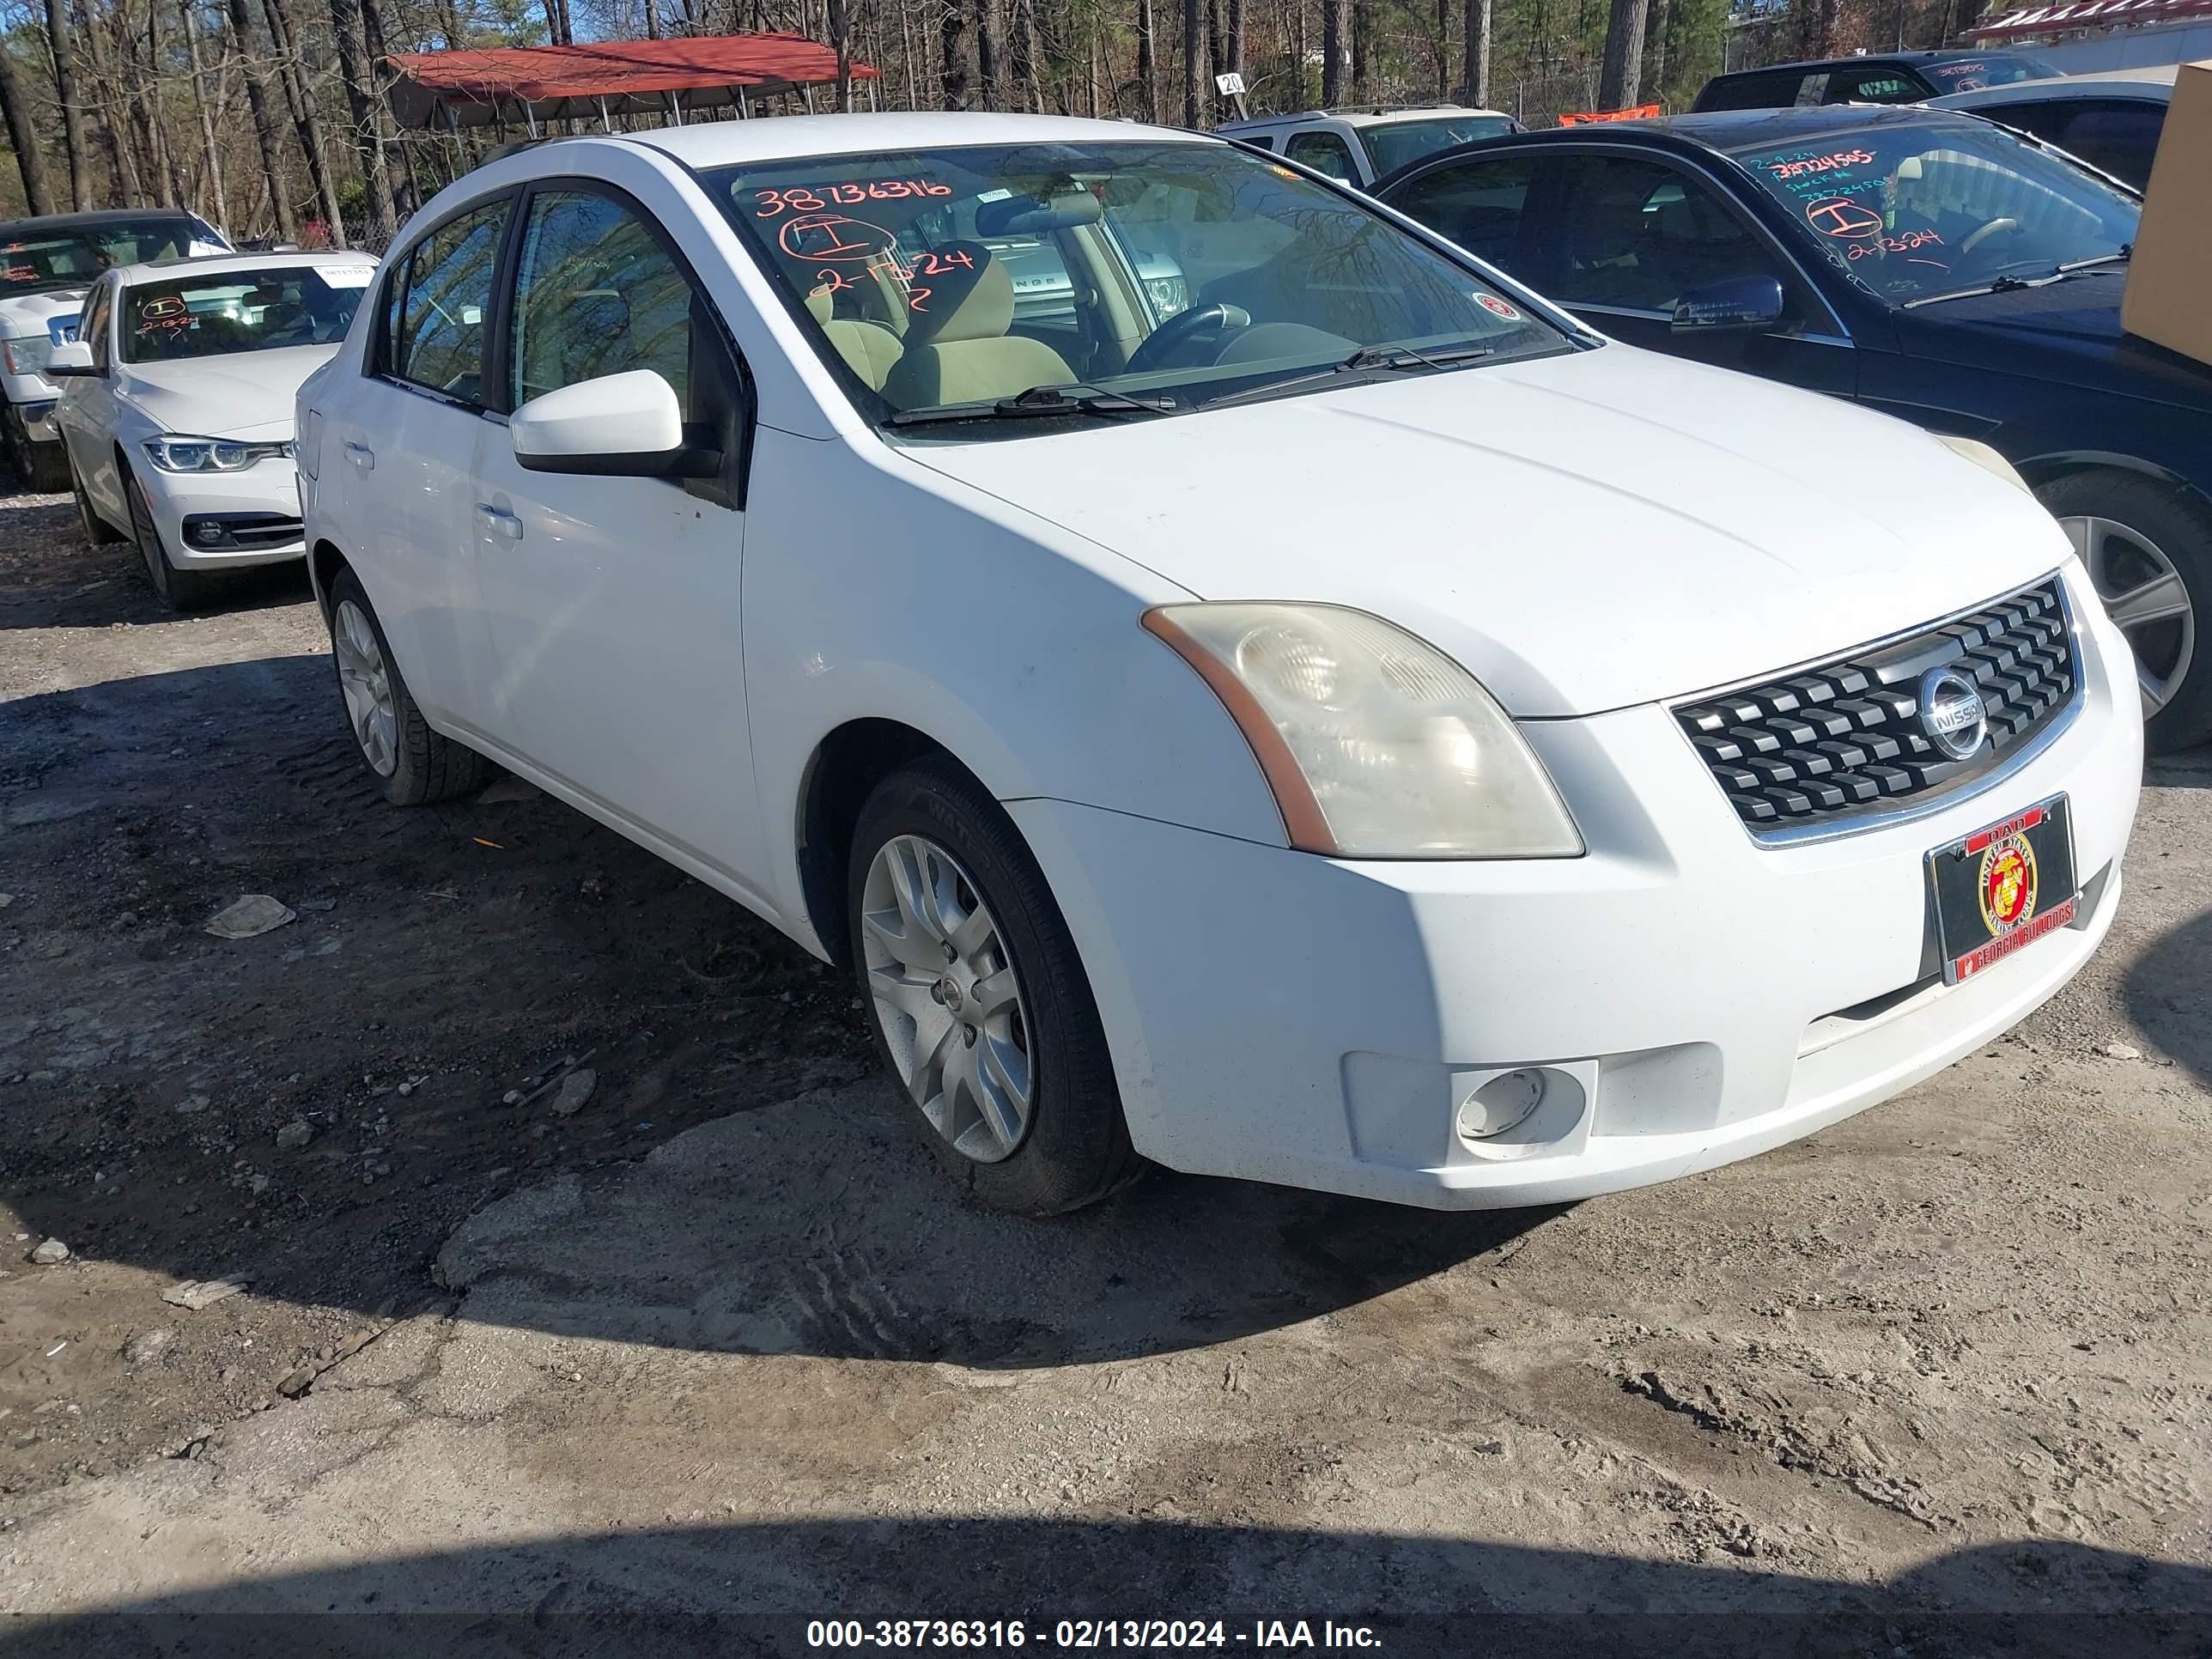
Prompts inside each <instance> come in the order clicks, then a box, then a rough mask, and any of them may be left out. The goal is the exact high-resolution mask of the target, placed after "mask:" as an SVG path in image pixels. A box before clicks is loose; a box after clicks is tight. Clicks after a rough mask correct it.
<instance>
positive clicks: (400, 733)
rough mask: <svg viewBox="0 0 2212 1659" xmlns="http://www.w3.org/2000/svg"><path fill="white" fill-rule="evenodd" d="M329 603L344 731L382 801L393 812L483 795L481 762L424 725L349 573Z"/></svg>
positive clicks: (343, 574)
mask: <svg viewBox="0 0 2212 1659" xmlns="http://www.w3.org/2000/svg"><path fill="white" fill-rule="evenodd" d="M330 600H331V614H330V624H331V660H332V662H333V663H334V664H335V665H336V666H337V677H338V696H339V698H340V699H341V700H342V701H343V702H344V704H345V711H346V729H347V730H348V731H349V732H351V733H352V735H353V743H354V749H355V750H356V752H357V753H358V754H359V755H360V756H361V758H362V764H364V765H365V766H367V767H368V769H369V770H370V772H372V773H373V774H374V775H375V777H376V781H377V782H378V783H379V784H380V785H381V786H382V787H383V790H384V798H385V799H386V800H388V801H390V802H391V803H392V805H394V806H427V805H430V804H431V803H432V802H433V801H441V800H449V799H452V798H453V796H455V795H465V794H468V793H471V791H473V790H477V789H481V788H482V787H483V782H484V775H485V770H486V763H485V760H484V757H483V756H482V755H479V754H477V751H476V750H473V749H471V748H470V747H469V746H468V745H467V744H461V743H456V742H454V741H453V738H449V737H447V736H446V735H445V734H444V733H443V732H436V731H434V730H432V729H431V726H430V723H429V721H428V720H424V719H423V718H422V710H421V709H420V708H417V707H416V703H415V698H414V696H413V695H412V694H411V693H410V692H409V690H407V682H406V681H405V680H404V679H403V678H400V674H399V665H398V662H397V661H396V660H395V659H393V657H392V646H391V642H390V641H387V640H386V638H385V637H384V624H383V623H380V622H379V621H377V619H376V611H375V609H374V607H373V606H372V605H370V604H369V602H368V593H367V592H364V591H363V590H362V585H361V579H360V578H359V577H357V576H356V575H355V574H353V572H352V571H350V570H341V571H340V572H338V574H337V578H336V579H335V580H333V581H332V582H331V585H330Z"/></svg>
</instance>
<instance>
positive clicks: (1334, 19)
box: [1321, 0, 1352, 109]
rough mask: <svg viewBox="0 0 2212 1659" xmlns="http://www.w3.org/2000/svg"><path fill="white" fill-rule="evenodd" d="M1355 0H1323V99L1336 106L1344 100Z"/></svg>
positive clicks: (1327, 106) (1324, 104) (1326, 104)
mask: <svg viewBox="0 0 2212 1659" xmlns="http://www.w3.org/2000/svg"><path fill="white" fill-rule="evenodd" d="M1350 4H1351V0H1321V102H1322V108H1323V109H1334V108H1335V107H1336V106H1338V105H1339V104H1341V103H1342V102H1344V71H1345V69H1346V64H1347V63H1348V61H1349V60H1350V58H1351V56H1352V52H1351V46H1352V43H1351V42H1350V41H1348V40H1346V39H1345V38H1344V37H1345V35H1346V33H1349V30H1348V29H1347V28H1346V24H1347V23H1349V22H1350V21H1351V19H1350V17H1349V16H1348V15H1347V13H1348V9H1349V7H1350Z"/></svg>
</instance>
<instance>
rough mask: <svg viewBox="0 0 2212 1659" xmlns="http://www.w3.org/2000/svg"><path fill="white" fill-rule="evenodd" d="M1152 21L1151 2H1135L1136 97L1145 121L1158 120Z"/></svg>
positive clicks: (1157, 76) (1157, 70)
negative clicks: (1140, 103)
mask: <svg viewBox="0 0 2212 1659" xmlns="http://www.w3.org/2000/svg"><path fill="white" fill-rule="evenodd" d="M1157 33H1158V30H1157V29H1156V28H1155V27H1154V25H1153V21H1152V0H1137V95H1138V96H1139V98H1140V99H1142V100H1144V101H1143V104H1142V108H1143V110H1144V113H1145V119H1146V120H1147V121H1157V120H1158V119H1159V118H1160V62H1159V50H1158V44H1157V41H1156V40H1155V36H1156V35H1157Z"/></svg>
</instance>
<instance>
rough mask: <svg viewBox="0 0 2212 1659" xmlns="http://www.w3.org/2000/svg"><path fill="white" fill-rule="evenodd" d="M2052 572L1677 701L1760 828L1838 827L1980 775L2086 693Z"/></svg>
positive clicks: (1738, 806)
mask: <svg viewBox="0 0 2212 1659" xmlns="http://www.w3.org/2000/svg"><path fill="white" fill-rule="evenodd" d="M2080 690H2081V673H2080V667H2079V664H2078V661H2077V659H2076V658H2075V652H2074V638H2073V634H2072V631H2071V629H2070V627H2069V623H2068V621H2067V614H2066V606H2065V601H2064V599H2063V596H2062V595H2061V593H2060V592H2059V588H2058V583H2057V579H2056V578H2053V579H2051V580H2048V581H2043V582H2039V583H2037V584H2036V586H2033V587H2030V588H2027V589H2024V590H2023V591H2021V592H2018V593H2015V594H2013V595H2011V596H2010V597H2009V598H2007V599H1999V600H1997V601H1996V603H1995V604H1993V605H1984V606H1983V607H1981V608H1980V609H1979V610H1978V611H1969V612H1968V613H1967V614H1966V615H1965V616H1963V617H1954V618H1953V619H1951V620H1950V621H1948V622H1939V623H1930V624H1929V626H1928V627H1926V628H1924V629H1921V630H1920V631H1918V632H1917V633H1915V634H1911V635H1907V636H1905V638H1903V639H1898V640H1890V641H1885V642H1883V643H1881V644H1876V645H1869V646H1866V647H1863V648H1861V649H1859V650H1857V651H1852V652H1849V653H1845V654H1844V655H1843V656H1841V657H1839V658H1838V659H1835V660H1834V661H1832V662H1829V663H1825V664H1822V665H1819V666H1816V667H1813V668H1808V669H1802V670H1798V671H1791V672H1785V673H1783V674H1780V675H1778V676H1777V677H1776V678H1773V679H1771V680H1769V681H1767V682H1765V683H1764V684H1757V685H1747V686H1744V687H1742V688H1741V689H1740V690H1735V691H1729V692H1725V693H1721V694H1717V695H1713V696H1705V697H1702V698H1699V700H1698V701H1696V702H1691V703H1686V704H1683V705H1681V706H1680V707H1678V708H1675V710H1674V718H1675V719H1676V720H1679V721H1680V723H1681V726H1682V730H1683V731H1684V732H1686V733H1687V734H1688V736H1689V738H1690V741H1691V742H1692V744H1695V745H1696V747H1697V750H1698V753H1699V757H1701V758H1702V759H1703V760H1704V761H1705V766H1706V769H1708V770H1709V771H1711V773H1712V775H1713V777H1714V779H1715V781H1717V782H1718V783H1719V785H1720V786H1721V788H1722V789H1723V791H1724V792H1725V793H1727V795H1728V799H1729V805H1731V806H1732V807H1734V808H1735V812H1736V816H1737V817H1740V818H1741V819H1742V820H1743V822H1744V823H1746V824H1747V825H1748V826H1750V828H1751V829H1753V831H1755V832H1759V833H1762V834H1765V833H1780V832H1784V831H1788V830H1791V829H1796V828H1798V827H1799V826H1802V825H1808V824H1812V825H1818V826H1820V827H1821V828H1822V829H1826V827H1828V825H1829V824H1830V823H1833V824H1834V826H1835V827H1836V828H1837V829H1842V828H1844V827H1845V826H1846V825H1847V824H1848V823H1849V821H1850V819H1851V818H1852V817H1855V816H1857V815H1859V814H1863V813H1866V812H1872V811H1881V810H1882V809H1884V808H1886V807H1888V806H1891V805H1895V804H1896V803H1898V802H1899V801H1904V800H1909V799H1913V798H1915V797H1918V796H1923V795H1932V794H1935V793H1940V792H1942V791H1944V790H1948V789H1950V788H1953V787H1956V786H1958V785H1960V784H1962V783H1965V782H1967V781H1970V780H1972V779H1973V778H1975V777H1978V776H1980V775H1983V774H1984V773H1985V772H1987V771H1990V769H1993V768H1995V767H1996V766H1998V765H2000V764H2002V762H2003V759H2004V757H2006V756H2007V755H2008V754H2010V753H2012V752H2014V751H2015V750H2016V749H2017V748H2018V747H2019V745H2021V744H2023V743H2025V742H2027V741H2029V740H2030V739H2032V738H2033V737H2034V736H2035V735H2036V734H2037V733H2038V732H2041V731H2043V730H2044V729H2045V727H2047V726H2051V724H2052V723H2053V722H2055V721H2057V720H2061V719H2063V717H2064V715H2065V714H2066V712H2067V711H2068V710H2069V709H2071V708H2074V707H2075V703H2076V702H2078V700H2079V693H2080Z"/></svg>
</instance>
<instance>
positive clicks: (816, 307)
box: [806, 288, 830, 323]
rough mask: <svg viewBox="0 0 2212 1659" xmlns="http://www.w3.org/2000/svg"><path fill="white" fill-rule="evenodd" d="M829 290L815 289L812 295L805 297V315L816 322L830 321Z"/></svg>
mask: <svg viewBox="0 0 2212 1659" xmlns="http://www.w3.org/2000/svg"><path fill="white" fill-rule="evenodd" d="M829 313H830V305H829V289H826V288H817V289H815V290H814V292H813V293H811V294H810V295H807V296H806V314H807V315H808V316H810V317H811V318H813V319H814V320H815V321H816V322H817V323H826V322H828V321H829Z"/></svg>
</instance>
